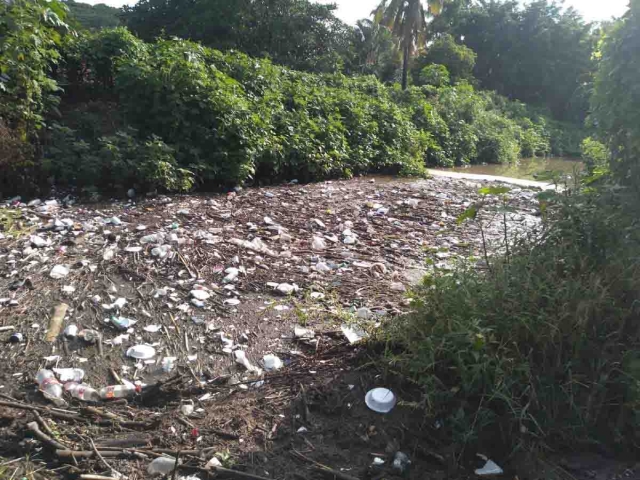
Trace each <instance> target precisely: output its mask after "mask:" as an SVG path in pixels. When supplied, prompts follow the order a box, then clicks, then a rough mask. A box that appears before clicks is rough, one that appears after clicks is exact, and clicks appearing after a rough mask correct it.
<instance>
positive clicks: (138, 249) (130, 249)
mask: <svg viewBox="0 0 640 480" xmlns="http://www.w3.org/2000/svg"><path fill="white" fill-rule="evenodd" d="M124 251H125V252H127V253H139V252H141V251H142V247H126V248H125V249H124Z"/></svg>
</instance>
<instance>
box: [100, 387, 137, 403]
mask: <svg viewBox="0 0 640 480" xmlns="http://www.w3.org/2000/svg"><path fill="white" fill-rule="evenodd" d="M141 391H142V387H139V386H136V385H110V386H108V387H104V388H101V389H100V398H103V399H105V400H110V399H112V398H131V397H133V396H134V395H135V394H136V393H140V392H141Z"/></svg>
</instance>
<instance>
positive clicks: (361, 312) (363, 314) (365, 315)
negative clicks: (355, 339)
mask: <svg viewBox="0 0 640 480" xmlns="http://www.w3.org/2000/svg"><path fill="white" fill-rule="evenodd" d="M356 317H358V318H361V319H362V320H368V319H370V318H371V317H373V312H372V311H371V310H370V309H368V308H367V307H360V308H359V309H358V310H356Z"/></svg>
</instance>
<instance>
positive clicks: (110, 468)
mask: <svg viewBox="0 0 640 480" xmlns="http://www.w3.org/2000/svg"><path fill="white" fill-rule="evenodd" d="M89 441H90V442H91V447H92V448H93V451H94V452H96V455H97V456H98V458H99V459H100V461H101V462H102V463H103V465H104V466H105V467H107V469H108V470H109V471H110V472H111V476H112V477H115V478H122V474H121V473H120V472H119V471H117V470H116V469H115V468H113V467H112V466H111V465H109V464H108V463H107V461H106V460H105V459H104V457H103V456H102V455H100V452H99V451H98V449H97V448H96V444H95V443H93V439H91V438H90V439H89Z"/></svg>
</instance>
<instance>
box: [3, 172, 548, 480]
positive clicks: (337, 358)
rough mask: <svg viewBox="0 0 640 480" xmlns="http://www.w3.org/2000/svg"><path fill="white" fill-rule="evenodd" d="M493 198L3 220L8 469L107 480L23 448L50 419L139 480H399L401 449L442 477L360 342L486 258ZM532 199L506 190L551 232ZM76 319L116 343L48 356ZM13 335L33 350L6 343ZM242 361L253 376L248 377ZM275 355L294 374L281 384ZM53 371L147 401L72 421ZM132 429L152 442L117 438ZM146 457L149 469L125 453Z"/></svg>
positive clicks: (445, 184)
mask: <svg viewBox="0 0 640 480" xmlns="http://www.w3.org/2000/svg"><path fill="white" fill-rule="evenodd" d="M483 185H488V184H487V183H482V184H480V183H478V182H471V181H468V180H461V179H452V178H443V177H434V178H432V179H429V180H424V181H418V182H409V183H407V182H406V181H404V180H402V181H401V180H398V181H390V182H385V183H383V184H379V183H378V182H376V180H375V178H373V179H366V178H363V179H355V180H350V181H337V182H325V183H318V184H311V185H287V186H278V187H273V188H263V189H246V190H243V191H240V192H238V193H231V194H227V195H215V196H202V195H199V196H173V197H157V198H153V199H145V200H141V201H138V202H113V203H109V204H100V205H72V206H68V207H64V206H63V205H61V204H58V203H54V202H52V201H51V202H46V203H41V204H39V205H33V206H31V207H26V206H19V205H18V206H15V205H14V206H12V207H5V208H3V209H1V210H0V217H5V218H9V215H7V214H8V212H11V215H10V217H11V220H10V222H9V220H7V221H6V223H5V225H6V228H5V231H4V232H3V233H2V235H1V236H0V319H1V320H0V327H2V329H1V332H0V335H1V337H0V341H2V342H3V343H4V345H5V346H4V347H3V348H2V350H1V351H0V360H1V361H2V362H3V364H4V366H5V368H4V369H3V371H2V372H1V373H0V385H1V386H2V387H1V389H0V393H2V394H3V398H4V400H9V399H11V400H9V404H7V403H5V404H4V406H3V407H2V408H1V409H0V428H1V430H2V439H3V440H2V442H1V443H0V455H1V456H2V457H3V458H4V459H5V461H11V460H14V459H20V458H25V457H27V456H28V459H29V460H28V461H27V463H26V464H25V462H24V461H21V462H18V463H16V465H21V467H20V468H23V469H28V468H31V469H36V468H37V469H44V470H45V471H50V472H51V471H52V470H53V469H56V468H60V467H62V468H63V471H67V472H71V471H73V472H76V473H79V472H82V473H88V472H96V473H103V472H104V471H105V467H104V464H101V463H99V462H96V461H95V460H92V459H90V458H89V459H88V460H79V462H78V463H79V465H77V466H73V467H69V466H68V465H67V463H66V462H64V460H63V459H62V458H61V457H60V455H56V454H55V453H54V452H52V451H51V450H50V449H48V448H47V447H46V445H45V448H44V449H41V447H42V443H41V442H38V441H36V442H35V443H34V442H33V441H29V442H27V443H24V442H23V440H24V438H25V437H29V436H31V435H32V434H31V433H29V427H28V426H27V424H28V423H29V422H30V421H32V420H33V419H34V416H33V414H32V413H30V409H33V408H37V409H39V411H40V415H41V416H42V417H44V420H43V421H44V423H45V424H46V425H48V426H49V427H50V428H51V429H53V431H55V432H56V439H57V440H58V441H59V442H60V443H62V444H63V445H64V446H65V447H67V448H68V449H71V450H77V451H91V449H92V444H91V443H89V441H88V439H89V438H91V439H93V441H94V443H95V444H96V445H98V446H99V448H100V449H103V448H104V449H105V450H104V451H107V450H106V449H108V448H110V449H111V450H109V451H111V452H113V451H114V450H113V449H114V445H120V447H115V448H116V451H120V454H117V455H116V456H109V457H108V459H109V463H110V464H111V465H112V467H113V468H115V469H116V470H118V471H119V472H121V473H123V474H125V475H130V474H133V473H134V472H140V471H144V470H145V469H146V468H147V465H148V464H149V462H150V459H151V458H152V457H153V452H159V451H160V450H162V449H164V450H166V451H174V452H177V451H179V450H189V451H194V452H197V453H193V454H190V456H188V457H186V458H185V464H186V465H190V466H192V467H202V466H203V465H204V464H205V463H206V462H207V461H208V460H209V459H210V458H211V457H212V456H213V455H214V453H215V454H216V455H217V458H219V459H220V461H221V462H223V463H224V465H225V466H227V467H231V468H235V469H239V470H242V471H245V472H249V473H253V474H254V475H260V476H262V477H263V478H293V477H294V476H295V475H294V473H295V472H299V471H304V472H306V473H305V474H304V475H302V476H303V477H305V478H310V476H312V475H313V474H312V473H311V472H312V470H313V468H314V465H315V467H317V464H314V463H312V462H311V460H312V461H313V462H318V463H320V464H323V465H328V466H330V467H331V468H333V469H335V470H337V471H340V472H343V473H345V474H348V475H351V476H354V477H356V478H362V477H363V476H364V475H365V474H367V472H371V468H372V467H371V464H372V461H373V456H372V454H375V455H376V456H378V457H380V458H382V459H384V460H385V464H384V466H378V467H375V468H374V470H373V471H374V473H375V472H378V473H384V472H385V471H386V472H387V473H388V474H393V469H392V468H391V467H390V465H391V463H392V462H391V460H392V459H393V456H394V454H395V452H396V451H402V452H406V453H407V454H408V455H410V457H411V460H412V468H411V470H410V472H409V473H408V475H407V477H406V478H412V479H418V478H420V479H422V478H425V477H424V471H426V470H428V471H432V472H434V475H435V474H437V475H445V474H446V471H447V466H446V465H445V464H442V463H439V462H438V461H437V458H444V457H438V456H439V455H441V454H440V453H436V456H435V457H434V454H433V452H432V451H431V450H430V449H427V448H425V447H424V445H425V443H424V442H423V440H424V438H425V435H427V436H428V435H430V433H429V432H430V430H429V429H427V430H424V429H420V430H415V429H406V428H404V427H400V426H402V425H411V424H415V422H417V421H418V420H419V419H420V418H421V414H420V410H419V409H418V410H416V409H414V408H413V407H411V405H412V402H414V401H415V400H417V399H415V398H413V397H412V393H411V392H410V390H406V391H405V390H404V387H403V386H402V385H401V384H397V382H396V381H394V380H392V378H390V377H388V376H380V375H379V372H376V371H375V370H373V369H371V368H364V369H362V368H361V369H356V366H358V365H362V362H363V360H364V358H365V357H363V356H364V355H366V351H365V350H363V349H362V348H361V347H359V346H358V344H357V343H355V344H352V343H351V342H352V341H353V340H354V335H355V336H356V337H357V336H358V335H362V334H363V332H364V333H366V332H370V333H371V332H373V331H374V330H375V328H376V324H377V322H378V321H379V320H381V319H383V318H387V319H388V318H393V317H394V316H397V315H401V314H403V313H405V312H407V311H409V310H410V309H411V304H410V301H409V299H408V298H407V292H408V291H409V290H410V288H411V285H412V284H415V283H416V282H419V281H420V279H421V278H422V276H423V275H424V274H425V273H426V272H427V271H428V270H429V269H430V268H433V267H434V266H435V267H436V268H441V269H446V268H450V267H451V265H452V264H453V263H455V262H456V261H457V260H459V259H462V258H469V257H476V258H479V257H480V256H481V255H482V242H481V240H480V234H479V231H478V228H477V225H476V224H475V223H474V222H465V223H463V224H460V225H459V224H458V222H457V218H458V216H459V215H460V214H461V213H462V212H463V211H465V209H467V207H469V206H470V205H471V204H473V203H474V202H477V201H479V200H480V195H479V194H478V188H479V187H480V186H483ZM535 195H536V192H535V191H533V190H528V189H520V188H513V189H512V190H511V191H510V192H509V193H507V196H508V198H509V202H510V204H511V205H512V207H513V209H514V212H513V213H511V214H510V215H509V222H511V223H512V225H514V226H516V225H517V226H518V228H520V229H521V230H530V229H532V228H535V227H536V225H537V224H538V222H539V217H538V207H537V201H536V199H535ZM484 220H486V221H487V223H486V225H485V233H486V235H487V238H488V241H489V245H496V246H497V245H498V244H499V242H500V241H501V238H502V231H501V227H500V225H499V224H495V225H493V224H491V223H489V220H490V217H488V216H487V217H486V218H484ZM63 303H64V304H66V305H68V310H67V316H66V318H65V320H64V322H63V325H62V326H61V328H62V329H65V328H66V327H68V326H69V325H72V324H73V325H77V326H78V328H79V329H80V330H83V329H85V330H87V329H88V330H93V331H95V332H97V335H98V337H99V338H100V342H98V343H92V342H89V341H86V339H85V340H83V339H81V338H79V337H75V336H72V337H67V338H66V339H63V336H62V335H59V336H58V335H54V337H53V340H52V341H47V340H46V336H47V333H48V330H49V331H50V330H51V329H52V327H50V320H51V314H52V312H53V310H54V308H55V307H56V306H58V305H60V304H63ZM345 333H346V335H345ZM13 334H21V335H22V339H21V340H20V339H18V340H17V341H16V342H15V343H10V337H11V336H12V335H13ZM347 337H348V338H347ZM140 344H144V345H147V346H152V347H153V349H154V351H155V352H154V355H153V356H152V357H151V358H150V359H147V360H141V361H136V360H134V359H133V358H131V357H128V356H127V352H128V351H129V349H130V348H131V347H133V346H135V345H140ZM234 351H244V352H245V354H246V357H247V358H248V360H249V362H250V363H251V365H252V366H254V367H256V368H255V369H251V368H249V369H247V364H245V365H240V364H238V363H237V362H236V361H234V355H236V356H237V354H232V352H234ZM267 354H272V355H276V356H278V358H280V359H281V360H282V361H283V364H284V366H283V368H282V369H280V370H278V371H277V372H276V371H271V372H266V373H265V372H264V370H265V369H264V367H265V365H264V362H263V357H264V356H265V355H267ZM42 367H47V368H54V367H56V368H80V369H83V370H84V371H85V378H84V381H85V382H86V383H87V384H90V385H91V386H93V387H96V388H100V387H104V386H106V385H113V384H117V383H120V382H126V381H127V380H128V381H131V382H138V383H139V385H141V386H142V385H146V387H145V388H143V393H142V394H141V395H136V396H135V397H134V398H131V399H129V403H128V404H123V403H119V402H107V403H105V404H101V405H99V409H98V410H92V411H90V412H89V411H87V410H86V409H83V407H84V406H85V404H83V403H81V402H79V401H78V400H75V399H71V398H66V401H67V402H68V405H66V406H64V407H62V408H63V410H64V411H65V412H68V413H66V415H67V417H64V416H63V417H61V416H60V415H59V414H57V413H56V412H54V411H51V410H50V409H49V407H50V406H51V404H50V403H49V402H47V401H46V400H45V399H44V398H43V396H42V394H41V393H39V392H37V391H36V390H35V388H34V385H35V382H34V378H35V375H36V372H37V371H38V369H39V368H42ZM258 369H260V370H261V372H260V373H259V374H258V373H257V370H258ZM263 381H264V382H263ZM382 385H387V386H389V385H391V386H393V387H394V388H396V389H397V394H398V396H399V398H400V404H399V405H398V406H397V407H396V409H394V411H393V412H392V413H391V414H389V415H387V416H384V415H380V414H376V413H374V412H372V411H370V410H368V409H367V408H366V406H365V404H364V395H365V393H366V391H367V390H368V389H370V388H372V387H375V386H382ZM184 405H193V409H191V407H188V408H187V410H185V409H184V408H183V407H184ZM191 410H193V411H192V412H191ZM185 412H191V413H185ZM114 419H116V420H114ZM133 419H135V421H136V422H137V424H136V425H137V426H133V424H131V425H132V426H131V427H118V428H114V425H113V423H114V421H115V423H116V424H118V423H122V422H125V421H128V420H133ZM36 420H37V418H36ZM105 422H106V423H105ZM42 428H44V427H42ZM78 428H80V431H81V432H82V434H81V435H80V436H78V434H77V432H78ZM132 437H135V441H134V440H131V438H132ZM131 441H133V444H134V445H135V446H136V448H138V449H140V450H142V451H143V453H142V454H140V455H142V457H141V456H140V455H137V456H136V455H133V456H132V455H131V454H130V453H127V452H125V451H123V449H124V447H122V445H129V444H128V443H127V442H131ZM114 442H115V443H114ZM118 442H120V443H118ZM416 445H422V447H420V448H418V447H417V446H416ZM118 449H119V450H118ZM144 452H146V453H144ZM149 452H152V453H149ZM300 454H302V457H301V456H300ZM90 456H91V455H89V457H90ZM305 458H306V460H305ZM434 458H435V459H436V460H435V461H434ZM445 463H446V462H445ZM471 468H472V465H470V464H469V465H466V466H464V467H463V468H462V470H461V471H460V475H459V478H463V477H464V476H465V475H466V474H465V469H471ZM187 470H188V469H187ZM192 471H195V470H192ZM466 471H467V472H468V471H470V470H466ZM438 472H439V473H438ZM22 474H23V473H20V475H22ZM434 478H435V477H434Z"/></svg>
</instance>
